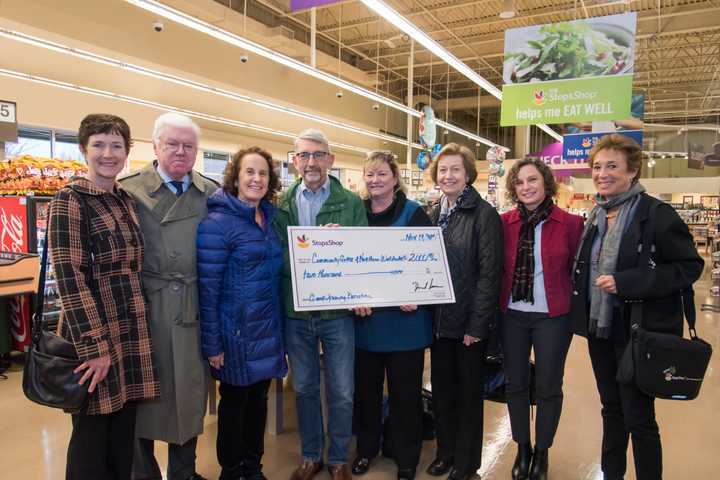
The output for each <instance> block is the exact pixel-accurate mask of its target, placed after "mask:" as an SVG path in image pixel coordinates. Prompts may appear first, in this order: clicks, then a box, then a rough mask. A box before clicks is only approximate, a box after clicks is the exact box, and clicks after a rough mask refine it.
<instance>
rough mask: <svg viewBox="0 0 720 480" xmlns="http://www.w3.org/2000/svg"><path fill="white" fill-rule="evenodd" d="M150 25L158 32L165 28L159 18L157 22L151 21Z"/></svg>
mask: <svg viewBox="0 0 720 480" xmlns="http://www.w3.org/2000/svg"><path fill="white" fill-rule="evenodd" d="M152 27H153V30H155V31H156V32H158V33H160V32H162V31H163V30H165V24H164V23H163V22H161V21H159V20H158V21H157V22H153V24H152Z"/></svg>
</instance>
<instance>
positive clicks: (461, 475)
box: [447, 468, 475, 480]
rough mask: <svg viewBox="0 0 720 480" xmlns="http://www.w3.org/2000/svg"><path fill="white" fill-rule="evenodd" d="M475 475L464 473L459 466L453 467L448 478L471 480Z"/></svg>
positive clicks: (450, 479)
mask: <svg viewBox="0 0 720 480" xmlns="http://www.w3.org/2000/svg"><path fill="white" fill-rule="evenodd" d="M474 475H475V474H474V473H463V472H461V471H460V470H458V469H457V468H453V469H452V471H451V472H450V475H448V477H447V480H470V479H471V478H473V476H474Z"/></svg>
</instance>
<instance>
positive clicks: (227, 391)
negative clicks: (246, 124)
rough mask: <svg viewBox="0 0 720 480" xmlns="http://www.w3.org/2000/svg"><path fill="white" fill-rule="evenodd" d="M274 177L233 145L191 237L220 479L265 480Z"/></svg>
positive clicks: (275, 281)
mask: <svg viewBox="0 0 720 480" xmlns="http://www.w3.org/2000/svg"><path fill="white" fill-rule="evenodd" d="M279 187H280V181H279V179H278V176H277V174H276V173H275V171H274V170H273V165H272V157H271V156H270V154H269V153H268V152H266V151H265V150H262V149H260V148H258V147H251V148H248V149H246V150H240V151H239V152H237V153H236V154H235V155H234V156H233V158H232V160H231V161H230V162H229V163H228V166H227V168H226V169H225V180H224V183H223V188H222V189H219V190H218V191H216V192H215V193H214V194H213V195H212V196H211V197H210V198H209V199H208V215H207V217H206V218H205V219H204V220H203V221H202V222H201V223H200V226H199V227H198V236H197V255H198V286H199V291H200V331H201V339H202V354H203V356H204V357H205V358H207V359H208V362H209V363H210V367H211V373H212V375H213V377H214V378H216V379H218V380H220V405H219V406H218V437H217V456H218V462H219V463H220V466H221V468H222V471H221V473H220V479H221V480H231V479H233V480H234V479H238V478H244V479H247V480H265V476H264V475H263V474H262V465H261V463H260V461H261V459H262V455H263V451H264V444H263V437H264V434H265V422H266V419H267V393H268V388H269V387H270V382H271V380H272V378H278V377H283V376H284V375H285V374H286V373H287V365H286V363H285V351H284V348H283V334H282V316H281V312H282V301H281V298H280V274H281V271H282V262H283V257H282V250H281V248H280V243H279V241H278V238H277V235H276V233H275V229H274V228H273V227H272V221H273V217H274V216H275V211H276V209H275V206H274V205H273V204H272V203H271V201H272V200H273V197H274V195H275V192H276V191H277V190H278V189H279Z"/></svg>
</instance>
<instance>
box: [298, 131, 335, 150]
mask: <svg viewBox="0 0 720 480" xmlns="http://www.w3.org/2000/svg"><path fill="white" fill-rule="evenodd" d="M301 140H307V141H310V142H315V143H319V144H320V145H322V146H324V147H325V149H326V150H327V151H328V153H330V142H329V141H328V139H327V137H326V136H325V134H324V133H323V132H321V131H320V130H318V129H316V128H308V129H305V130H303V131H302V132H300V134H299V135H298V136H297V138H295V142H294V143H293V149H294V150H295V151H296V152H297V149H298V143H299V142H300V141H301Z"/></svg>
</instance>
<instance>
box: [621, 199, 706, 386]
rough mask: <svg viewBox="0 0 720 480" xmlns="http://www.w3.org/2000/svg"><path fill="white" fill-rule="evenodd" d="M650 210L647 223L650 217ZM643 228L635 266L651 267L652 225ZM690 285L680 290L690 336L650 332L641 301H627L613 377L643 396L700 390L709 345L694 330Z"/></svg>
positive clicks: (652, 264)
mask: <svg viewBox="0 0 720 480" xmlns="http://www.w3.org/2000/svg"><path fill="white" fill-rule="evenodd" d="M654 207H656V206H654ZM654 210H655V208H651V210H650V217H649V218H650V220H649V223H651V222H653V220H654V215H653V214H654ZM650 227H651V225H647V226H646V227H645V231H644V232H643V239H642V242H643V243H642V246H641V253H640V259H639V265H648V266H649V268H654V266H655V262H654V261H653V260H652V259H651V258H650V254H651V252H652V251H654V245H653V244H652V234H653V230H654V228H650ZM694 295H695V294H694V292H693V290H692V288H690V289H687V290H684V291H683V292H682V302H683V313H684V316H685V320H686V321H687V323H688V327H689V331H690V338H689V339H687V338H683V337H682V336H678V335H673V334H669V333H658V332H650V331H647V330H645V329H644V328H642V305H643V302H642V300H628V301H627V302H626V303H629V304H631V307H630V332H631V333H630V342H629V343H628V346H627V348H626V350H625V352H624V353H623V356H622V359H621V361H620V365H619V367H618V373H617V377H616V379H617V380H618V382H620V383H630V382H632V381H634V382H635V384H636V385H637V387H638V388H639V389H640V390H641V391H642V392H644V393H645V394H647V395H650V396H652V397H657V398H662V399H666V400H692V399H694V398H696V397H697V396H698V394H699V393H700V387H701V385H702V381H703V378H704V377H705V371H706V370H707V366H708V363H709V362H710V357H711V355H712V346H711V345H710V344H709V343H707V342H706V341H704V340H703V339H701V338H700V337H698V336H697V332H696V331H695V298H694Z"/></svg>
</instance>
